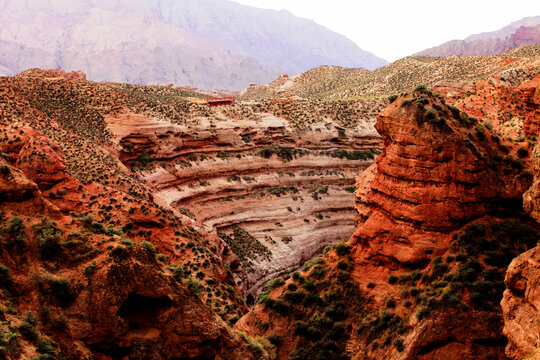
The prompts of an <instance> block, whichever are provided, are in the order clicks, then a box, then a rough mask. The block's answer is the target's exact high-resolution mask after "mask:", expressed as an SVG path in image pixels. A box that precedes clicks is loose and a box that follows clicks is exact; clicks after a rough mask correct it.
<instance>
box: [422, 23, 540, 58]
mask: <svg viewBox="0 0 540 360" xmlns="http://www.w3.org/2000/svg"><path fill="white" fill-rule="evenodd" d="M538 43H540V16H533V17H527V18H524V19H521V20H519V21H515V22H513V23H511V24H509V25H507V26H505V27H503V28H501V29H499V30H497V31H493V32H485V33H480V34H475V35H471V36H469V37H467V38H465V39H464V40H451V41H448V42H446V43H444V44H442V45H439V46H435V47H432V48H429V49H426V50H423V51H420V52H418V53H416V54H415V55H420V56H439V57H443V56H450V55H464V56H467V55H495V54H500V53H503V52H506V51H508V50H511V49H513V48H515V47H517V46H522V45H534V44H538Z"/></svg>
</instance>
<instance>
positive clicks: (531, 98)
mask: <svg viewBox="0 0 540 360" xmlns="http://www.w3.org/2000/svg"><path fill="white" fill-rule="evenodd" d="M516 92H517V93H518V94H519V95H521V99H522V101H520V103H521V104H522V106H523V107H524V108H525V111H526V114H525V121H524V122H523V127H524V130H525V134H526V135H527V136H536V137H538V135H539V134H540V74H538V75H536V77H534V78H533V79H532V80H531V81H527V82H525V83H523V84H522V85H520V86H518V87H517V88H516Z"/></svg>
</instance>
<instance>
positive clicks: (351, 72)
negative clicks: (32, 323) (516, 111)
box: [240, 45, 540, 100]
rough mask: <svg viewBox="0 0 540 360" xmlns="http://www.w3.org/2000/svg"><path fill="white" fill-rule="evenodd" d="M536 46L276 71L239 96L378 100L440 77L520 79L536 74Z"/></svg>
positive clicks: (539, 51)
mask: <svg viewBox="0 0 540 360" xmlns="http://www.w3.org/2000/svg"><path fill="white" fill-rule="evenodd" d="M539 59H540V45H532V46H523V47H518V48H516V49H513V50H511V51H509V52H507V53H505V54H503V55H498V56H459V57H458V56H449V57H445V58H435V57H424V56H412V57H406V58H403V59H400V60H397V61H395V62H393V63H392V64H389V65H387V66H385V67H382V68H379V69H377V70H374V71H367V70H364V69H344V68H339V67H335V66H323V67H319V68H316V69H313V70H310V71H307V72H305V73H302V74H299V75H296V76H294V77H288V76H284V75H280V76H279V77H278V78H276V80H274V82H272V83H270V84H269V85H252V86H250V87H249V88H248V89H246V90H245V92H243V93H241V96H240V97H241V98H242V99H245V100H249V99H259V100H260V99H268V98H275V97H283V96H299V97H302V98H313V99H374V98H375V99H376V98H385V97H387V96H389V95H394V94H401V93H405V92H408V91H410V90H411V89H412V88H414V86H416V85H417V84H420V83H423V84H426V85H427V86H430V87H431V86H434V85H436V84H438V83H439V82H441V81H460V82H466V83H468V84H471V85H472V84H474V83H475V82H476V81H478V80H487V79H490V78H492V77H494V76H497V75H501V76H504V74H508V75H509V76H507V77H508V78H515V80H516V81H518V82H521V81H522V80H523V78H521V76H522V75H523V74H528V76H531V77H532V75H531V74H536V71H538V69H539V67H540V65H539V61H540V60H539Z"/></svg>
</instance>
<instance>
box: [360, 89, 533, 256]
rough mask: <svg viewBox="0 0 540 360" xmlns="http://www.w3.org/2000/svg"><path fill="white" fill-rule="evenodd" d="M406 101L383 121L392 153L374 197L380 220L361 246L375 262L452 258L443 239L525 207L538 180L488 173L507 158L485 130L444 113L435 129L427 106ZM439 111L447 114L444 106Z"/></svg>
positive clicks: (387, 153) (380, 170)
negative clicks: (512, 204) (502, 210)
mask: <svg viewBox="0 0 540 360" xmlns="http://www.w3.org/2000/svg"><path fill="white" fill-rule="evenodd" d="M401 100H402V99H398V100H396V101H394V102H393V103H392V104H391V105H390V106H389V107H388V108H387V109H385V110H384V111H383V112H382V113H381V114H380V115H379V117H378V121H377V124H376V128H377V130H378V131H379V133H380V134H381V135H382V136H383V137H384V138H385V147H384V150H383V153H382V154H381V156H380V157H379V158H378V159H377V173H376V175H375V177H374V179H373V181H372V183H371V192H370V193H369V194H368V195H367V196H366V199H367V201H366V202H367V204H368V205H369V207H370V208H372V213H371V216H370V217H369V218H368V219H367V220H366V221H365V222H364V223H363V225H362V226H361V227H360V228H358V229H357V231H356V232H355V235H354V236H353V243H354V242H358V241H363V242H364V243H365V244H366V245H367V246H368V247H371V248H372V252H373V253H374V254H375V253H376V254H377V255H379V256H386V257H388V258H391V259H395V260H397V261H398V262H399V263H408V262H410V263H415V262H421V261H424V260H426V259H428V258H430V257H432V255H431V254H432V253H438V252H441V251H444V249H445V248H446V247H447V245H448V244H447V242H446V241H444V240H443V241H441V239H440V237H441V234H448V233H449V232H451V231H453V230H455V229H456V228H459V227H461V226H462V225H463V224H466V223H467V222H469V221H471V220H473V219H475V218H479V217H482V216H484V215H485V214H488V213H493V212H495V211H497V210H498V208H499V207H500V206H501V204H503V203H504V202H505V201H517V202H518V204H519V199H520V198H521V194H523V192H524V191H525V190H526V189H527V188H528V186H529V185H530V183H531V180H532V179H531V177H530V174H527V173H525V172H524V173H521V174H519V171H515V172H517V173H518V174H519V175H517V176H515V175H513V176H508V175H505V174H503V169H504V168H506V166H495V167H491V168H490V167H489V166H488V163H489V162H490V161H492V160H491V159H494V158H497V156H498V157H500V155H498V151H497V150H496V149H497V146H496V145H495V144H493V143H491V140H490V139H488V136H487V135H486V134H485V131H486V130H484V129H483V128H480V130H478V131H476V130H473V131H468V130H467V126H464V125H463V124H459V122H460V121H461V120H456V119H455V115H453V114H452V113H450V112H449V110H442V111H441V110H439V111H437V114H436V115H434V116H435V117H437V118H439V119H441V120H440V121H439V122H437V121H429V120H428V119H424V112H425V111H426V110H425V108H424V106H419V105H418V104H417V103H416V101H415V100H414V99H412V103H410V104H409V105H404V106H402V105H401ZM433 107H435V108H437V107H438V108H440V109H444V106H443V105H442V104H437V101H436V102H435V103H434V104H433ZM431 109H433V108H431ZM472 126H473V124H470V125H469V127H472ZM478 126H480V127H481V125H478ZM501 161H502V160H500V159H499V163H500V164H501V165H502V164H504V163H501ZM505 171H507V170H505ZM437 234H440V235H437Z"/></svg>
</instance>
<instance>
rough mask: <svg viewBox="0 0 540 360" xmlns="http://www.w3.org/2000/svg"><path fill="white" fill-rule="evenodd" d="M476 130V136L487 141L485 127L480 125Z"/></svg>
mask: <svg viewBox="0 0 540 360" xmlns="http://www.w3.org/2000/svg"><path fill="white" fill-rule="evenodd" d="M475 129H476V135H478V138H479V139H480V140H485V139H486V131H485V130H484V127H483V126H482V125H480V124H478V125H476V127H475Z"/></svg>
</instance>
